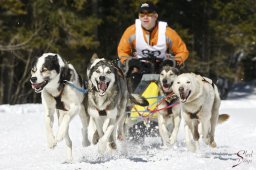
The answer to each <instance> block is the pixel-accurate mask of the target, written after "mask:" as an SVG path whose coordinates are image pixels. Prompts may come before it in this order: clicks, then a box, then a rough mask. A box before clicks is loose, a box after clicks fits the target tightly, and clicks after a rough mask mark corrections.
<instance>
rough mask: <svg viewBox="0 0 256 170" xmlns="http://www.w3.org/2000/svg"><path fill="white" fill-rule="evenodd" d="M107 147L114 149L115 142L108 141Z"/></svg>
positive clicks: (115, 146) (115, 147)
mask: <svg viewBox="0 0 256 170" xmlns="http://www.w3.org/2000/svg"><path fill="white" fill-rule="evenodd" d="M109 147H110V148H111V149H113V150H116V149H117V145H116V143H115V142H114V141H113V142H109Z"/></svg>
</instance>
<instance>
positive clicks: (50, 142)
mask: <svg viewBox="0 0 256 170" xmlns="http://www.w3.org/2000/svg"><path fill="white" fill-rule="evenodd" d="M56 145H57V141H56V140H55V138H54V136H52V137H49V138H48V147H49V148H50V149H54V148H55V146H56Z"/></svg>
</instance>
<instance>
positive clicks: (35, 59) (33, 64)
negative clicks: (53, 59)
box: [31, 56, 39, 68]
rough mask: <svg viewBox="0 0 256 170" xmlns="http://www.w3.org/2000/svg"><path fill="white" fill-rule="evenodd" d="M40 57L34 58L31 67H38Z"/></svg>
mask: <svg viewBox="0 0 256 170" xmlns="http://www.w3.org/2000/svg"><path fill="white" fill-rule="evenodd" d="M38 58H39V57H38V56H36V57H33V58H32V62H31V68H33V67H36V64H37V61H38Z"/></svg>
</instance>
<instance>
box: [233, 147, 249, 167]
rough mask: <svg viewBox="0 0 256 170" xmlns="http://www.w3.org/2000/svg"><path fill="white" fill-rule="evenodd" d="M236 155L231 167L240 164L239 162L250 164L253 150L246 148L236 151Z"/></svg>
mask: <svg viewBox="0 0 256 170" xmlns="http://www.w3.org/2000/svg"><path fill="white" fill-rule="evenodd" d="M236 155H237V156H238V159H237V163H236V164H235V165H233V166H232V168H234V167H236V166H238V165H240V164H241V163H247V164H251V163H252V159H253V157H252V156H253V150H252V151H250V152H248V151H247V150H240V151H238V152H237V153H236Z"/></svg>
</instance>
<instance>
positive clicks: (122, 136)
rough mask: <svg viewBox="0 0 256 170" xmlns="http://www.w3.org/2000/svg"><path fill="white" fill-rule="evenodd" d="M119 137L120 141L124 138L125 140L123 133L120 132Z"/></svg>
mask: <svg viewBox="0 0 256 170" xmlns="http://www.w3.org/2000/svg"><path fill="white" fill-rule="evenodd" d="M117 139H118V140H119V141H124V140H125V136H124V135H122V134H118V135H117Z"/></svg>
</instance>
